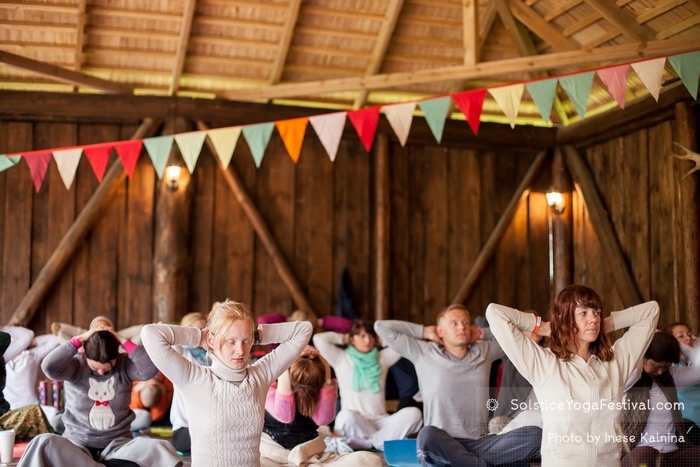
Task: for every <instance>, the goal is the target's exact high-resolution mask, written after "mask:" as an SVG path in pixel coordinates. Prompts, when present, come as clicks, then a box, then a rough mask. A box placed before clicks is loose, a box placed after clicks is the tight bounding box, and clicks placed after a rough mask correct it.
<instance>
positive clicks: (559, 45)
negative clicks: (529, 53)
mask: <svg viewBox="0 0 700 467" xmlns="http://www.w3.org/2000/svg"><path fill="white" fill-rule="evenodd" d="M508 7H509V10H510V11H511V13H512V14H513V16H515V17H516V18H517V19H518V21H520V22H521V23H523V24H524V25H525V26H527V28H528V29H529V30H530V31H532V32H533V34H537V35H538V36H539V37H540V38H541V39H542V40H543V41H545V42H546V43H548V44H549V45H550V46H551V47H552V48H553V49H554V50H559V51H566V50H576V49H578V47H577V46H576V45H575V44H574V43H572V42H571V41H570V40H569V38H568V37H566V36H565V35H563V34H562V33H561V32H560V31H559V30H557V28H555V27H554V26H552V25H551V24H550V23H549V22H548V21H546V20H545V19H543V18H542V17H541V16H540V15H539V14H537V12H536V11H535V10H533V9H532V8H530V7H529V6H527V5H526V4H524V3H522V2H520V1H518V0H509V1H508Z"/></svg>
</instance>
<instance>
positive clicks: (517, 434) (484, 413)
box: [374, 305, 542, 467]
mask: <svg viewBox="0 0 700 467" xmlns="http://www.w3.org/2000/svg"><path fill="white" fill-rule="evenodd" d="M374 328H375V330H376V331H377V334H378V335H379V336H380V337H381V338H382V340H383V341H384V343H385V344H387V345H388V346H389V347H391V348H393V349H394V350H395V351H397V352H398V353H399V354H401V355H402V356H403V357H405V358H407V359H408V360H410V361H411V362H413V364H414V365H415V367H416V373H417V374H418V385H419V387H420V392H421V395H422V397H423V402H424V410H423V419H424V428H423V429H422V430H421V431H420V433H419V434H418V440H417V447H418V459H419V460H420V462H421V464H422V465H424V466H449V465H452V466H459V467H462V466H485V465H487V464H514V463H520V462H522V464H523V465H527V462H528V460H529V459H530V458H533V457H536V456H537V455H538V454H539V449H540V444H541V441H542V430H541V429H540V428H539V427H529V426H528V427H523V428H519V429H517V430H513V431H511V432H509V433H507V434H504V435H486V432H487V424H488V408H487V403H492V402H491V401H489V374H490V369H491V363H492V362H493V361H494V360H498V359H499V358H501V357H503V356H504V353H503V351H502V350H501V347H500V346H499V345H498V342H496V341H495V340H479V339H480V338H481V337H483V336H482V333H489V331H488V330H484V331H482V330H479V329H477V328H475V327H472V326H470V317H469V312H468V311H467V310H466V308H464V307H463V306H462V305H450V306H449V307H447V308H446V309H445V310H443V311H442V312H441V313H440V314H439V315H438V317H437V326H422V325H419V324H413V323H408V322H404V321H377V322H376V323H375V325H374Z"/></svg>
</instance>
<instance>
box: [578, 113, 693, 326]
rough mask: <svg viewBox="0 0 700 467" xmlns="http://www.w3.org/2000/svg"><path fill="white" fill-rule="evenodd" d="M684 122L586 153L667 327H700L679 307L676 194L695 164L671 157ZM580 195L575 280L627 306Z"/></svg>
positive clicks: (615, 305) (610, 303)
mask: <svg viewBox="0 0 700 467" xmlns="http://www.w3.org/2000/svg"><path fill="white" fill-rule="evenodd" d="M677 124H678V122H676V121H673V120H672V121H665V122H662V123H659V124H655V125H654V126H651V127H649V128H644V129H641V130H635V131H633V132H631V133H628V134H626V135H623V136H618V137H615V138H614V139H612V140H610V141H606V142H604V143H600V144H596V145H593V146H589V147H587V148H584V149H582V150H581V152H582V153H583V154H584V157H585V160H586V163H587V164H588V166H589V168H590V169H591V172H592V174H593V176H594V178H595V180H596V181H597V185H598V189H599V192H600V195H601V198H602V199H603V202H604V203H605V206H606V208H607V210H608V213H609V217H610V219H611V220H612V223H613V226H614V229H615V232H616V234H617V238H618V241H619V242H620V245H621V246H622V250H623V253H624V255H625V256H626V258H627V261H628V263H629V266H630V269H631V271H632V274H633V276H634V279H635V281H636V283H637V287H638V288H639V291H640V293H641V295H642V297H643V298H644V299H645V300H652V299H653V300H656V301H658V302H659V304H660V306H661V318H660V320H659V325H660V326H663V325H664V324H669V323H671V322H673V321H684V322H686V323H690V324H692V323H697V317H695V316H689V315H688V313H686V311H685V310H682V309H679V307H678V306H677V303H678V296H677V294H678V293H681V291H680V290H679V289H678V287H677V286H676V284H675V280H674V278H675V277H677V270H678V268H679V267H681V261H682V260H683V258H682V255H679V254H677V253H676V252H675V251H676V249H677V248H679V246H678V245H674V236H673V234H672V232H673V229H674V225H676V224H677V216H678V213H677V212H676V209H677V206H676V200H675V198H674V196H675V193H676V191H677V184H678V183H679V178H680V175H682V174H683V173H685V171H687V170H688V167H689V165H688V164H687V163H686V164H684V163H683V162H680V161H678V160H677V159H675V158H673V157H671V156H670V154H671V150H672V141H673V134H674V126H675V125H677ZM573 198H574V201H573V209H574V281H576V282H581V283H584V284H587V285H589V286H591V287H593V288H595V289H596V290H598V291H599V292H601V294H602V295H603V297H604V298H605V300H606V304H607V307H608V309H609V310H618V309H621V308H622V303H621V300H620V297H619V296H618V294H617V291H616V290H615V287H614V285H613V283H614V281H613V280H612V275H611V271H610V270H609V268H608V266H607V265H606V264H605V258H603V257H602V254H601V250H600V244H599V243H598V239H597V237H596V234H595V231H594V230H593V227H592V226H591V224H590V222H589V220H588V213H587V211H586V207H585V203H583V202H582V200H581V196H580V194H579V193H574V197H573ZM694 331H695V332H697V329H694Z"/></svg>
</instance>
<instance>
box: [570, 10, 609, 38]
mask: <svg viewBox="0 0 700 467" xmlns="http://www.w3.org/2000/svg"><path fill="white" fill-rule="evenodd" d="M602 19H603V18H602V17H601V16H600V15H599V14H596V13H594V14H592V15H589V16H587V17H586V18H583V19H580V20H578V21H576V22H575V23H574V24H572V25H571V26H569V27H567V28H564V29H563V30H562V31H561V33H562V34H564V36H565V37H571V36H573V35H574V34H576V33H577V32H579V31H582V30H584V29H586V28H587V27H588V26H590V25H592V24H595V23H597V22H598V21H600V20H602Z"/></svg>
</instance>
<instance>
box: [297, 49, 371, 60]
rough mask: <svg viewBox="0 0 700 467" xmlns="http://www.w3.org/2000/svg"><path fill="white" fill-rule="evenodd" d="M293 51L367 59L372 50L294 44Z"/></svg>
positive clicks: (311, 54)
mask: <svg viewBox="0 0 700 467" xmlns="http://www.w3.org/2000/svg"><path fill="white" fill-rule="evenodd" d="M290 50H291V51H293V52H294V53H300V54H305V55H310V56H317V55H319V56H329V57H347V58H351V59H356V60H363V61H366V60H367V59H368V58H369V56H370V52H363V51H361V50H341V49H338V48H332V47H310V46H305V45H292V47H291V49H290Z"/></svg>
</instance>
